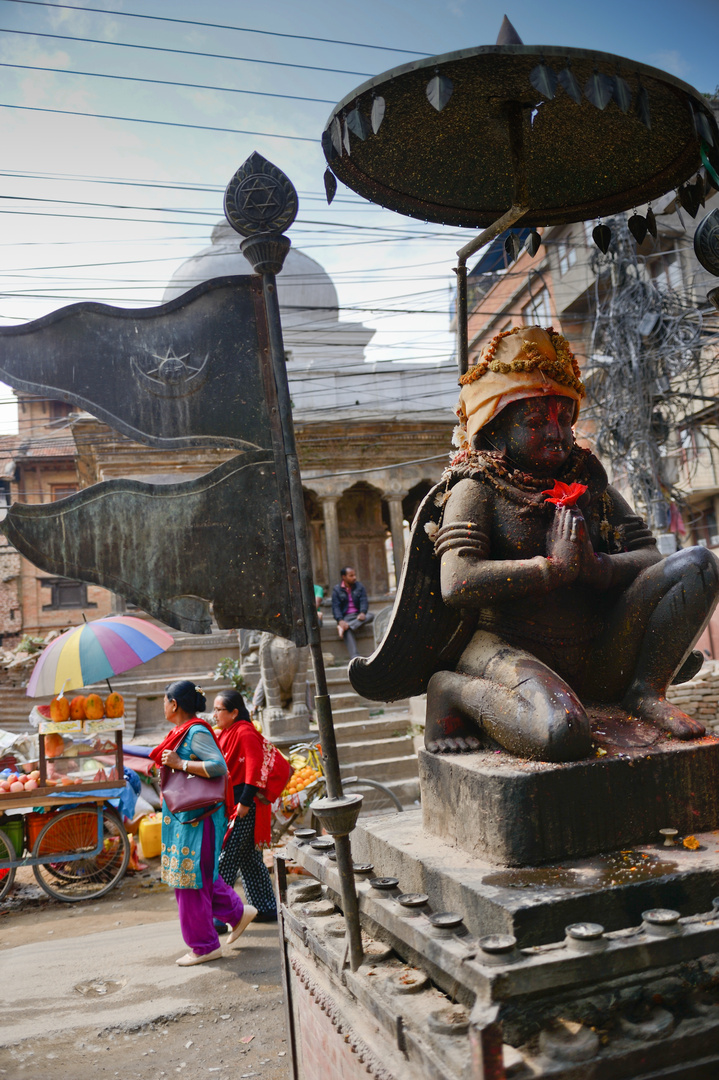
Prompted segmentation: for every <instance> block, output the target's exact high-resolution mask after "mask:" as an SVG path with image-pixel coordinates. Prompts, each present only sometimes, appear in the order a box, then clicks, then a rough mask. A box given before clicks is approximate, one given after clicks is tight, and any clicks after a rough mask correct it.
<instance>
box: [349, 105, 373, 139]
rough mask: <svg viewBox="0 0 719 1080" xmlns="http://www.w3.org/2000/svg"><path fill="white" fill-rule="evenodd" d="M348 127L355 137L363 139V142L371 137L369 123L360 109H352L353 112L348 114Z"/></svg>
mask: <svg viewBox="0 0 719 1080" xmlns="http://www.w3.org/2000/svg"><path fill="white" fill-rule="evenodd" d="M347 127H348V128H349V129H350V131H351V132H352V134H353V135H356V136H357V138H358V139H362V142H364V140H365V139H366V138H367V136H368V135H369V131H368V130H367V121H366V120H365V118H364V116H363V115H362V113H361V112H360V111H359V109H352V110H351V112H348V113H347Z"/></svg>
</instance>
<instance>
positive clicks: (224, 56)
mask: <svg viewBox="0 0 719 1080" xmlns="http://www.w3.org/2000/svg"><path fill="white" fill-rule="evenodd" d="M0 33H3V34H19V35H20V36H22V37H41V38H50V39H51V40H52V41H79V42H85V44H87V45H107V47H108V48H111V49H141V50H142V51H143V52H161V53H172V54H173V55H175V56H202V57H205V58H207V59H210V60H234V61H235V62H236V63H239V64H265V65H267V66H268V67H285V68H296V69H299V70H301V71H325V72H329V73H330V74H332V75H359V76H360V77H361V78H364V79H369V78H371V77H372V75H374V74H376V72H373V71H346V70H345V69H344V68H330V67H320V66H318V65H317V64H292V63H290V62H289V61H288V60H261V59H259V58H258V57H255V56H233V55H232V54H231V53H212V52H200V51H199V50H197V49H171V48H170V47H169V46H166V45H135V44H134V42H132V41H106V40H104V39H103V38H86V37H79V36H78V35H77V34H46V33H44V32H43V31H42V30H15V29H13V28H12V27H9V26H0Z"/></svg>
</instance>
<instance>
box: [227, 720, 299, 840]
mask: <svg viewBox="0 0 719 1080" xmlns="http://www.w3.org/2000/svg"><path fill="white" fill-rule="evenodd" d="M216 734H217V742H218V744H219V746H220V749H221V750H222V753H223V754H224V755H225V761H226V762H227V767H228V769H229V770H230V777H231V781H232V785H233V787H234V786H236V785H237V784H252V786H253V787H256V788H259V789H260V793H261V796H262V797H260V794H258V795H256V796H255V844H256V845H257V846H258V847H265V846H267V845H269V843H270V840H271V837H272V809H271V804H272V803H273V802H274V801H275V799H277V798H278V797H279V796H280V795H281V794H282V792H283V791H284V789H285V787H286V785H287V781H288V779H289V775H290V772H291V771H292V769H291V766H290V763H289V761H288V760H287V758H286V757H284V756H283V755H282V754H281V753H280V751H279V750H278V749H277V747H276V746H273V745H272V743H271V742H268V741H267V739H266V738H265V737H264V735H261V734H260V732H259V731H258V730H257V728H256V727H255V726H254V724H253V723H251V721H249V720H235V722H234V724H232V725H231V726H230V727H228V728H225V730H224V731H220V732H219V733H216ZM236 812H237V808H236V807H235V813H236Z"/></svg>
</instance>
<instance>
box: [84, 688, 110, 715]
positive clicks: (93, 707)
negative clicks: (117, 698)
mask: <svg viewBox="0 0 719 1080" xmlns="http://www.w3.org/2000/svg"><path fill="white" fill-rule="evenodd" d="M104 715H105V705H104V703H103V700H102V698H101V697H100V695H99V694H88V695H87V697H86V698H85V716H86V717H87V719H88V720H102V718H103V716H104Z"/></svg>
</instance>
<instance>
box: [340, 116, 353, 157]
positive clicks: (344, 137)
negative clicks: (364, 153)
mask: <svg viewBox="0 0 719 1080" xmlns="http://www.w3.org/2000/svg"><path fill="white" fill-rule="evenodd" d="M342 145H343V146H344V148H345V150H346V151H347V156H348V157H349V155H350V154H351V152H352V147H351V145H350V129H349V125H348V124H347V121H346V120H345V126H344V131H343V133H342Z"/></svg>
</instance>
